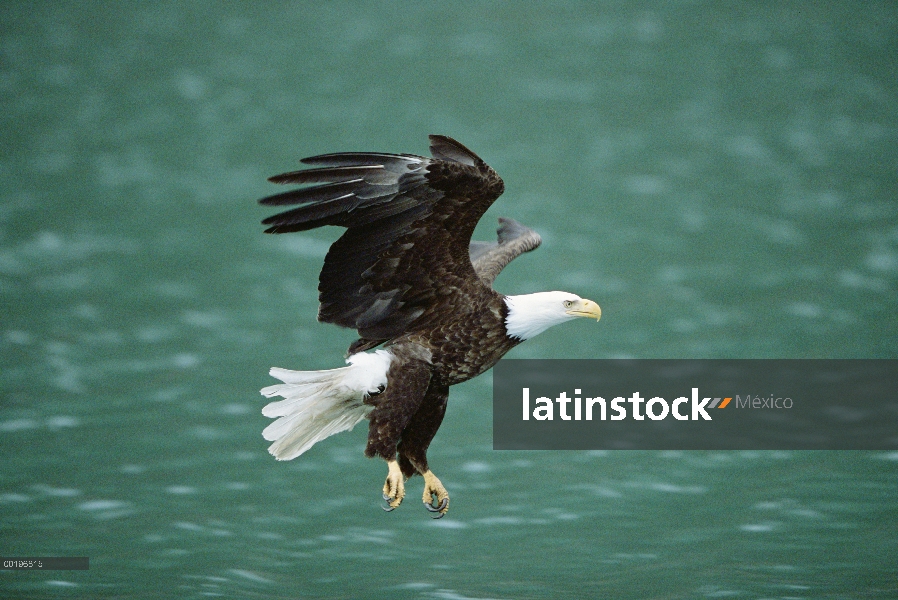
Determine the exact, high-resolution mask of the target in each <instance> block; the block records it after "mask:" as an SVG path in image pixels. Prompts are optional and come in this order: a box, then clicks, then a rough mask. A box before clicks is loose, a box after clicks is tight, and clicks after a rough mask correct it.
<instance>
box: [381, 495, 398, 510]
mask: <svg viewBox="0 0 898 600" xmlns="http://www.w3.org/2000/svg"><path fill="white" fill-rule="evenodd" d="M383 497H384V500H386V501H387V505H386V506H381V508H382V509H384V512H393V511H394V510H396V507H395V506H390V500H392V498H390V497H389V496H388V495H386V494H384V495H383Z"/></svg>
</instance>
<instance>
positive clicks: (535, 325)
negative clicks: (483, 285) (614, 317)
mask: <svg viewBox="0 0 898 600" xmlns="http://www.w3.org/2000/svg"><path fill="white" fill-rule="evenodd" d="M505 305H506V306H507V307H508V316H507V317H506V318H505V332H506V334H508V336H509V337H514V338H518V339H520V340H529V339H530V338H532V337H534V336H536V335H539V334H540V333H542V332H543V331H545V330H546V329H548V328H549V327H552V326H553V325H558V324H559V323H563V322H565V321H569V320H571V319H576V318H577V317H591V318H593V319H595V320H597V321H598V320H599V319H600V318H601V316H602V310H601V309H600V308H599V305H598V304H596V303H595V302H593V301H592V300H585V299H583V298H581V297H580V296H578V295H576V294H571V293H569V292H538V293H536V294H524V295H521V296H505Z"/></svg>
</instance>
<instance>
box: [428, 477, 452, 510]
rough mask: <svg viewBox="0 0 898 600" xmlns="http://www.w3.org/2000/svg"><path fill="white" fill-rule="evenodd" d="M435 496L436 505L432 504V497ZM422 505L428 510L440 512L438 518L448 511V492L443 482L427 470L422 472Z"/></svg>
mask: <svg viewBox="0 0 898 600" xmlns="http://www.w3.org/2000/svg"><path fill="white" fill-rule="evenodd" d="M434 496H436V499H437V506H434V505H433V498H434ZM423 500H424V507H425V508H427V510H429V511H430V512H438V513H440V516H439V517H435V518H437V519H439V518H440V517H442V516H443V515H445V514H446V513H447V512H448V511H449V492H447V491H446V488H445V486H443V483H442V482H441V481H440V480H439V479H438V478H437V476H436V475H434V474H433V471H430V470H428V471H427V472H426V473H424V498H423Z"/></svg>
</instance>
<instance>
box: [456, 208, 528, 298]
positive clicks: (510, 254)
mask: <svg viewBox="0 0 898 600" xmlns="http://www.w3.org/2000/svg"><path fill="white" fill-rule="evenodd" d="M496 233H497V234H498V240H499V241H498V242H471V246H470V248H469V254H470V256H471V262H472V263H473V265H474V271H476V272H477V276H478V277H480V280H481V281H482V282H483V284H484V285H486V286H492V285H493V282H494V281H495V280H496V277H498V276H499V273H500V272H502V269H504V268H505V267H506V265H508V263H510V262H511V261H513V260H514V259H515V258H517V257H518V256H520V255H521V254H523V253H524V252H530V251H531V250H535V249H536V248H537V247H539V245H540V243H541V242H542V240H541V239H540V237H539V234H538V233H536V232H535V231H533V230H532V229H530V228H529V227H527V226H526V225H521V224H520V223H518V222H517V221H515V220H514V219H507V218H504V217H500V218H499V229H497V230H496Z"/></svg>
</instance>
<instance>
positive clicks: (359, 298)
mask: <svg viewBox="0 0 898 600" xmlns="http://www.w3.org/2000/svg"><path fill="white" fill-rule="evenodd" d="M430 149H431V154H433V157H434V158H425V157H421V156H414V155H410V154H379V153H341V154H326V155H322V156H314V157H311V158H306V159H303V160H302V162H303V163H305V164H307V165H311V166H312V167H313V168H310V169H306V170H302V171H295V172H292V173H284V174H283V175H277V176H275V177H272V178H271V179H270V181H272V182H274V183H300V184H306V183H313V184H318V185H314V186H312V187H306V188H301V189H297V190H292V191H289V192H285V193H282V194H277V195H274V196H269V197H267V198H263V199H262V200H260V202H261V203H262V204H265V205H290V204H299V205H300V206H299V208H294V209H292V210H288V211H286V212H282V213H280V214H277V215H274V216H273V217H269V218H267V219H265V220H264V221H262V222H263V224H266V225H269V226H270V227H269V228H268V229H267V230H266V233H287V232H290V231H304V230H307V229H313V228H315V227H321V226H323V225H339V226H342V227H346V228H347V229H346V232H345V233H344V234H343V235H342V236H341V237H340V239H338V240H337V241H336V242H334V244H333V245H332V246H331V247H330V250H329V251H328V253H327V256H326V257H325V259H324V268H323V269H322V271H321V276H320V278H319V285H318V291H319V301H320V307H319V311H318V320H320V321H323V322H327V323H335V324H337V325H341V326H343V327H350V328H353V329H357V330H358V332H359V335H360V337H362V338H363V339H367V340H386V339H391V338H394V337H397V336H399V335H401V334H402V333H405V332H406V331H408V330H409V328H410V327H412V326H413V325H414V326H420V325H423V324H425V323H426V322H427V321H428V319H429V317H434V318H435V315H436V311H434V310H431V309H436V308H438V307H440V305H441V304H447V305H458V304H460V303H464V302H466V300H468V299H469V297H470V296H471V295H473V294H478V293H483V292H484V291H485V289H486V288H484V286H483V284H482V283H481V281H480V279H479V278H478V275H477V274H476V273H475V271H474V267H473V265H472V264H471V259H470V256H469V244H470V241H471V234H472V232H473V231H474V227H475V226H476V225H477V221H478V220H480V217H481V216H482V215H483V213H484V212H485V211H486V209H487V208H489V206H490V205H491V204H492V203H493V202H494V201H495V200H496V198H498V197H499V196H500V195H501V194H502V191H503V189H504V184H503V183H502V179H501V178H500V177H499V176H498V175H497V174H496V172H495V171H493V170H492V169H491V168H490V167H489V166H488V165H487V164H486V163H485V162H483V160H481V159H480V158H479V157H478V156H477V155H476V154H474V153H473V152H471V151H470V150H468V149H467V148H465V147H464V146H463V145H461V144H460V143H458V142H456V141H455V140H453V139H452V138H449V137H445V136H438V135H432V136H430Z"/></svg>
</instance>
